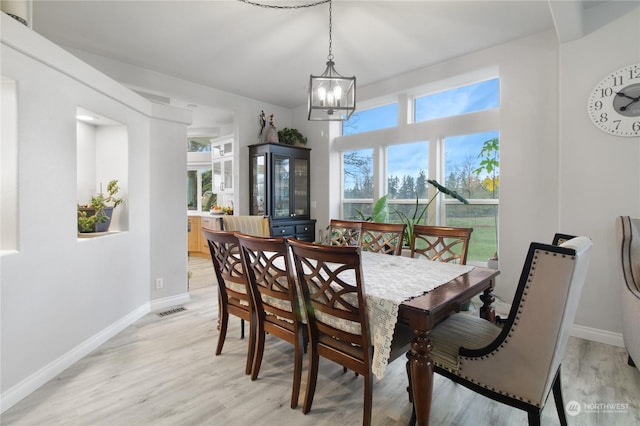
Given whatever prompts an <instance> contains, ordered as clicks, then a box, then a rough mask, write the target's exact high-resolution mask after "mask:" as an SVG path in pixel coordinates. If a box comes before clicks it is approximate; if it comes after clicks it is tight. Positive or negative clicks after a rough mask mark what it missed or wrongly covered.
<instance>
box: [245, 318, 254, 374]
mask: <svg viewBox="0 0 640 426" xmlns="http://www.w3.org/2000/svg"><path fill="white" fill-rule="evenodd" d="M255 349H256V320H255V318H253V319H252V320H251V321H249V344H248V345H247V365H246V366H245V368H244V374H251V371H252V370H253V358H254V352H255Z"/></svg>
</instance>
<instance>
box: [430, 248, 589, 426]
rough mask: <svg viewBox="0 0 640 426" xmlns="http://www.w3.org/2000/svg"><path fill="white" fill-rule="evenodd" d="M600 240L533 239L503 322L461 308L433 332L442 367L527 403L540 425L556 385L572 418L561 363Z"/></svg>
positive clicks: (495, 394) (496, 394)
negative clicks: (547, 241)
mask: <svg viewBox="0 0 640 426" xmlns="http://www.w3.org/2000/svg"><path fill="white" fill-rule="evenodd" d="M591 247H592V243H591V240H590V239H589V238H586V237H577V238H573V239H571V240H568V241H566V242H565V243H563V244H561V245H559V246H554V245H550V244H541V243H531V244H530V246H529V251H528V254H527V256H526V259H525V262H524V266H523V268H522V273H521V275H520V281H519V283H518V287H517V289H516V294H515V297H514V301H513V304H512V306H511V310H510V312H509V316H508V318H507V321H506V324H505V325H504V326H503V327H499V326H497V325H494V324H493V323H491V322H489V321H486V320H483V319H480V318H478V317H476V316H473V315H468V314H460V313H457V314H453V315H452V316H450V317H448V318H447V319H446V320H444V321H443V322H442V323H440V324H439V325H437V326H436V327H435V328H434V329H433V331H432V332H431V343H432V346H433V349H432V351H431V352H430V354H429V355H430V356H431V358H432V360H433V366H434V371H435V372H436V373H439V374H441V375H442V376H444V377H447V378H449V379H451V380H452V381H454V382H456V383H459V384H461V385H463V386H465V387H467V388H469V389H471V390H473V391H475V392H478V393H480V394H482V395H484V396H487V397H489V398H491V399H493V400H496V401H499V402H502V403H505V404H508V405H510V406H513V407H516V408H519V409H521V410H525V411H527V413H528V419H529V425H539V424H540V415H541V412H542V410H543V408H544V405H545V402H546V400H547V397H548V396H549V393H550V392H551V390H552V389H553V396H554V401H555V405H556V410H557V412H558V417H559V418H560V424H561V425H566V424H567V420H566V415H565V412H564V402H563V400H562V386H561V382H560V366H561V362H562V357H563V355H564V352H565V349H566V346H567V341H568V339H569V335H570V333H571V327H572V325H573V320H574V318H575V315H576V310H577V306H578V302H579V299H580V293H581V291H582V287H583V285H584V281H585V276H586V273H587V268H588V263H589V256H590V251H591Z"/></svg>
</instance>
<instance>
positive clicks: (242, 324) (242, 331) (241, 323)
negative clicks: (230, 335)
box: [240, 318, 244, 339]
mask: <svg viewBox="0 0 640 426" xmlns="http://www.w3.org/2000/svg"><path fill="white" fill-rule="evenodd" d="M240 338H241V339H244V320H243V319H242V318H241V319H240Z"/></svg>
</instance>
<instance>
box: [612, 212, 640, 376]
mask: <svg viewBox="0 0 640 426" xmlns="http://www.w3.org/2000/svg"><path fill="white" fill-rule="evenodd" d="M616 241H617V246H616V251H617V252H618V253H619V256H618V260H619V262H620V267H619V271H620V276H621V281H622V295H621V296H622V300H621V301H622V309H621V311H622V339H623V341H624V347H625V348H626V349H627V354H628V358H627V363H628V364H629V365H631V366H635V367H636V368H638V369H640V219H633V218H631V217H629V216H620V217H618V218H616Z"/></svg>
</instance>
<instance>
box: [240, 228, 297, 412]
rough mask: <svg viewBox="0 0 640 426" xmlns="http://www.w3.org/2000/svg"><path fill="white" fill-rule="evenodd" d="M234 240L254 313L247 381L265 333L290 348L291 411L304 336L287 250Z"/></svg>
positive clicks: (277, 244)
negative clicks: (292, 362)
mask: <svg viewBox="0 0 640 426" xmlns="http://www.w3.org/2000/svg"><path fill="white" fill-rule="evenodd" d="M237 237H238V240H239V241H240V250H241V253H242V261H243V264H244V268H245V271H246V273H247V278H248V281H249V287H250V290H251V295H252V297H253V306H254V308H255V312H256V325H255V330H256V331H255V339H256V343H255V353H254V356H253V366H252V369H251V380H255V379H257V378H258V374H259V373H260V365H261V364H262V357H263V353H264V345H265V334H266V333H268V334H270V335H272V336H275V337H278V338H280V339H282V340H284V341H287V342H289V343H291V344H293V347H294V365H293V387H292V391H291V408H296V407H297V406H298V395H299V394H300V379H301V377H302V356H303V350H304V348H305V346H306V343H307V339H306V334H307V333H306V328H305V326H304V323H303V321H302V317H301V308H300V304H299V299H298V292H297V291H296V282H295V277H294V273H293V268H292V264H291V258H290V256H289V248H288V246H287V243H286V241H285V239H284V238H266V237H255V236H249V235H244V234H237Z"/></svg>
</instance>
